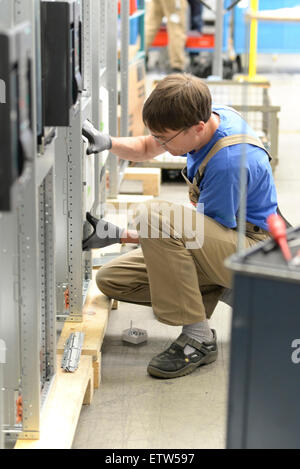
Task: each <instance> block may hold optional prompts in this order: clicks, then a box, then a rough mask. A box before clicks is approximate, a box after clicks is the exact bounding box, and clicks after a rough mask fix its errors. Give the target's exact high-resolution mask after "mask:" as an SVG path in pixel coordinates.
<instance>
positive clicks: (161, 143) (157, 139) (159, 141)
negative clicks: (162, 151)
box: [152, 129, 186, 147]
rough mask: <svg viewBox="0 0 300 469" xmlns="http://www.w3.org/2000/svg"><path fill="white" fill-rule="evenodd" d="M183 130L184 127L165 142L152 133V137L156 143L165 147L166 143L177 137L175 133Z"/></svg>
mask: <svg viewBox="0 0 300 469" xmlns="http://www.w3.org/2000/svg"><path fill="white" fill-rule="evenodd" d="M184 130H186V129H181V130H180V131H179V132H177V134H175V135H173V137H171V138H169V140H167V141H166V142H162V141H161V140H159V138H158V137H156V136H155V135H152V137H153V138H155V140H156V141H157V143H159V144H160V145H161V146H162V147H165V146H166V145H167V144H168V143H170V142H171V141H172V140H173V139H174V138H175V137H177V135H179V134H181V132H183V131H184Z"/></svg>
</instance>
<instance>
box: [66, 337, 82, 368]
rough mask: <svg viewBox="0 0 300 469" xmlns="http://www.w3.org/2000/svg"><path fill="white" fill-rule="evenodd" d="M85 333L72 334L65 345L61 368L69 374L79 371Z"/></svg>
mask: <svg viewBox="0 0 300 469" xmlns="http://www.w3.org/2000/svg"><path fill="white" fill-rule="evenodd" d="M83 339H84V333H83V332H72V333H71V334H70V335H69V337H68V339H67V341H66V344H65V349H64V354H63V358H62V361H61V368H63V369H64V370H65V371H68V372H74V371H76V370H77V368H78V365H79V361H80V355H81V348H82V345H83Z"/></svg>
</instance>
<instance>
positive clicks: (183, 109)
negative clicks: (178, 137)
mask: <svg viewBox="0 0 300 469" xmlns="http://www.w3.org/2000/svg"><path fill="white" fill-rule="evenodd" d="M211 106H212V99H211V94H210V91H209V89H208V87H207V85H206V84H205V83H204V81H202V80H200V78H197V77H195V76H194V75H190V74H188V73H178V74H172V75H168V76H167V77H165V78H164V79H163V80H161V81H159V82H158V84H157V86H156V88H155V89H154V90H153V91H152V93H151V94H150V96H149V97H148V99H147V100H146V102H145V104H144V107H143V121H144V124H145V125H146V127H148V128H149V129H150V130H151V131H152V132H165V131H166V130H167V129H170V130H180V129H188V128H189V127H191V126H192V125H196V124H198V123H199V122H200V121H203V122H207V121H208V119H209V118H210V116H211V112H212V107H211Z"/></svg>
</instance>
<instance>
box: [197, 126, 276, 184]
mask: <svg viewBox="0 0 300 469" xmlns="http://www.w3.org/2000/svg"><path fill="white" fill-rule="evenodd" d="M241 143H247V144H251V145H255V146H256V147H259V148H262V149H263V150H265V152H266V153H267V154H268V157H269V161H270V160H271V159H272V158H271V156H270V154H269V153H268V151H267V150H266V149H265V147H264V145H263V143H262V142H261V141H260V140H258V139H257V138H255V137H252V136H251V135H246V134H236V135H229V136H228V137H223V138H220V140H218V141H217V142H216V143H215V144H214V146H213V147H212V148H211V150H210V151H209V152H208V154H207V155H206V157H205V158H204V160H203V161H202V163H201V164H200V166H199V168H198V171H197V174H196V176H195V178H194V181H193V182H195V183H196V184H197V185H199V183H200V181H201V179H202V177H203V174H204V170H205V168H206V166H207V163H208V162H209V161H210V160H211V159H212V158H213V156H215V154H216V153H217V152H218V151H220V150H222V148H225V147H230V146H231V145H237V144H241Z"/></svg>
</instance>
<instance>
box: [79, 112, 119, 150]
mask: <svg viewBox="0 0 300 469" xmlns="http://www.w3.org/2000/svg"><path fill="white" fill-rule="evenodd" d="M82 135H83V136H84V137H86V138H87V139H88V141H89V147H88V149H87V154H88V155H91V154H92V153H100V152H102V151H104V150H110V149H111V146H112V142H111V138H110V136H109V135H107V134H104V133H103V132H99V131H98V130H97V129H95V127H94V126H93V124H92V123H91V122H90V121H89V120H88V119H87V120H86V121H85V122H84V123H83V126H82Z"/></svg>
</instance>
